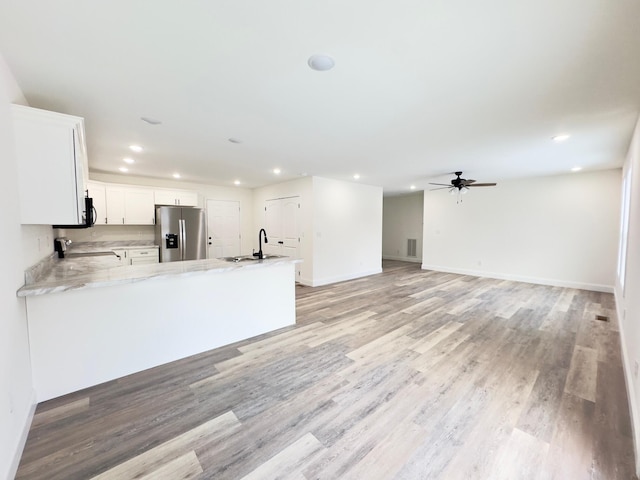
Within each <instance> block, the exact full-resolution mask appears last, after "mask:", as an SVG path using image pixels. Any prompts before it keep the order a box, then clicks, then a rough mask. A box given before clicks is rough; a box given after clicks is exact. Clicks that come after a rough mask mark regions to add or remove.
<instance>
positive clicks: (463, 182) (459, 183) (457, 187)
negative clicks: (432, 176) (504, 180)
mask: <svg viewBox="0 0 640 480" xmlns="http://www.w3.org/2000/svg"><path fill="white" fill-rule="evenodd" d="M454 175H456V178H454V179H453V180H451V184H450V185H449V184H446V183H429V185H437V186H439V187H440V188H433V189H432V190H442V189H445V188H448V189H449V193H451V195H454V194H456V193H457V194H460V195H464V194H465V193H467V192H468V191H469V188H471V187H495V186H496V185H497V183H476V181H475V180H467V179H466V178H460V175H462V172H454Z"/></svg>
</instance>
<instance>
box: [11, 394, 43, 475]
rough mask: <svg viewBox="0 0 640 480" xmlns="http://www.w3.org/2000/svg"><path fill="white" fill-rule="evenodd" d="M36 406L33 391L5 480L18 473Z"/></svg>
mask: <svg viewBox="0 0 640 480" xmlns="http://www.w3.org/2000/svg"><path fill="white" fill-rule="evenodd" d="M37 406H38V402H37V401H36V391H35V390H33V391H32V392H31V405H30V406H29V412H28V413H27V418H25V421H24V425H23V426H22V433H21V434H20V438H19V439H18V445H16V449H15V452H14V453H13V460H12V461H11V465H10V466H9V472H8V473H9V476H8V477H7V480H10V479H12V478H15V476H16V473H17V472H18V467H19V466H20V459H21V458H22V452H23V451H24V446H25V445H26V443H27V437H28V436H29V429H30V428H31V423H32V422H33V416H34V415H35V413H36V407H37Z"/></svg>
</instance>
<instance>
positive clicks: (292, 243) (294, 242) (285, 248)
mask: <svg viewBox="0 0 640 480" xmlns="http://www.w3.org/2000/svg"><path fill="white" fill-rule="evenodd" d="M299 201H300V198H299V197H292V198H283V199H282V207H281V216H282V238H281V239H280V242H282V243H281V251H282V255H286V256H288V257H294V258H300V233H299V231H298V211H299V210H300V203H299Z"/></svg>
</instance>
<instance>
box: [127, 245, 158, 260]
mask: <svg viewBox="0 0 640 480" xmlns="http://www.w3.org/2000/svg"><path fill="white" fill-rule="evenodd" d="M129 258H155V259H157V258H158V249H157V248H134V249H131V250H129Z"/></svg>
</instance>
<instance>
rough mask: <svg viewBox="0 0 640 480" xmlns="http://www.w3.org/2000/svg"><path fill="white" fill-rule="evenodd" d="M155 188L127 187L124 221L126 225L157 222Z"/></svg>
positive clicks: (125, 191)
mask: <svg viewBox="0 0 640 480" xmlns="http://www.w3.org/2000/svg"><path fill="white" fill-rule="evenodd" d="M155 215H156V212H155V205H154V204H153V190H150V189H147V188H129V187H127V188H125V190H124V223H125V224H126V225H153V224H154V223H155Z"/></svg>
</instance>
